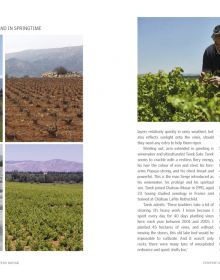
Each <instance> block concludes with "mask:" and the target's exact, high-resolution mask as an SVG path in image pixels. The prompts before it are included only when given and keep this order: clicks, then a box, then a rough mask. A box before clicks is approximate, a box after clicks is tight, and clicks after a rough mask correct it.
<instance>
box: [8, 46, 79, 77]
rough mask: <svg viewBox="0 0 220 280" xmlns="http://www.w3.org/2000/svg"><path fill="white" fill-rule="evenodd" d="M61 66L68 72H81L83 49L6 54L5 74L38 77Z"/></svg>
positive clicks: (42, 50) (27, 51)
mask: <svg viewBox="0 0 220 280" xmlns="http://www.w3.org/2000/svg"><path fill="white" fill-rule="evenodd" d="M59 66H63V67H65V68H66V69H67V70H68V71H72V72H79V73H82V72H83V47H82V46H75V47H64V48H52V49H38V50H25V51H20V52H14V53H9V54H6V63H5V68H6V70H5V72H6V74H7V75H8V76H9V77H11V76H14V77H18V78H19V77H23V76H25V75H27V76H30V77H40V76H41V74H42V73H44V72H48V71H53V70H54V69H55V68H56V67H59Z"/></svg>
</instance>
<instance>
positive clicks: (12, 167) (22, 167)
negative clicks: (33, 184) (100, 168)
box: [5, 159, 83, 172]
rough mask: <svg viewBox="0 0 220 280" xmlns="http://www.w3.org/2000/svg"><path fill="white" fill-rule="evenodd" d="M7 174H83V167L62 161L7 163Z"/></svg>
mask: <svg viewBox="0 0 220 280" xmlns="http://www.w3.org/2000/svg"><path fill="white" fill-rule="evenodd" d="M5 171H6V172H12V171H18V172H82V171H83V165H82V163H79V162H74V161H67V160H62V159H52V160H48V161H32V160H25V161H6V166H5Z"/></svg>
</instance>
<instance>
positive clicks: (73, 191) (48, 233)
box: [5, 182, 83, 251]
mask: <svg viewBox="0 0 220 280" xmlns="http://www.w3.org/2000/svg"><path fill="white" fill-rule="evenodd" d="M82 198H83V190H82V185H80V184H76V185H65V184H63V185H59V184H31V183H17V182H7V184H6V231H5V248H6V250H7V251H53V250H54V251H79V250H82V249H83V207H82V204H83V202H82Z"/></svg>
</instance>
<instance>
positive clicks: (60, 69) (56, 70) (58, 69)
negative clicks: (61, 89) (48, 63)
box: [53, 66, 68, 75]
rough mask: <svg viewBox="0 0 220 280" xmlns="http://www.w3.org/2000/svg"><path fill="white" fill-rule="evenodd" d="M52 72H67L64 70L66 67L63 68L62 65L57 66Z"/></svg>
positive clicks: (62, 73)
mask: <svg viewBox="0 0 220 280" xmlns="http://www.w3.org/2000/svg"><path fill="white" fill-rule="evenodd" d="M53 72H56V73H57V74H58V75H65V74H67V73H68V71H67V70H66V68H64V67H63V66H60V67H57V68H55V69H54V70H53Z"/></svg>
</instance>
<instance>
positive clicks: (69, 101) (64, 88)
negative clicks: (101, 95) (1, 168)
mask: <svg viewBox="0 0 220 280" xmlns="http://www.w3.org/2000/svg"><path fill="white" fill-rule="evenodd" d="M5 102H6V141H8V142H11V141H16V142H19V141H21V142H32V141H34V142H40V141H47V142H49V141H51V142H57V141H58V142H60V141H67V142H68V141H69V142H81V141H83V79H82V78H78V77H76V78H14V79H7V80H6V101H5Z"/></svg>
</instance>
